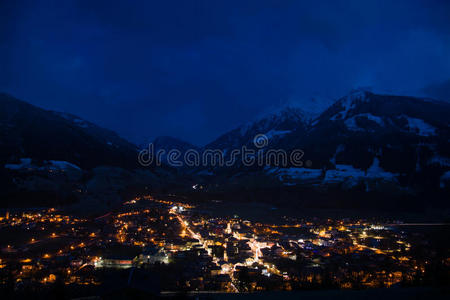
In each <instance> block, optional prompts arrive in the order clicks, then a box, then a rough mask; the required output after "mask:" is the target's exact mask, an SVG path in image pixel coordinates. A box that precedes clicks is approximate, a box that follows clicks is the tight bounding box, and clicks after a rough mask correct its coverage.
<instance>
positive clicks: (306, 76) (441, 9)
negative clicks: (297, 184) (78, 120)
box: [0, 0, 450, 145]
mask: <svg viewBox="0 0 450 300" xmlns="http://www.w3.org/2000/svg"><path fill="white" fill-rule="evenodd" d="M307 2H308V3H306V1H305V2H302V1H279V0H274V1H262V0H258V1H243V0H240V1H236V2H234V1H219V0H217V1H213V0H206V1H167V0H165V1H157V2H156V1H154V2H153V1H142V2H138V1H122V2H118V1H104V2H103V1H58V0H57V1H18V0H0V91H3V92H7V93H10V94H12V95H13V96H15V97H17V98H19V99H22V100H25V101H28V102H30V103H32V104H35V105H38V106H41V107H44V108H47V109H53V110H58V111H65V112H70V113H73V114H76V115H79V116H81V117H83V118H85V119H87V120H89V121H92V122H94V123H97V124H99V125H101V126H104V127H107V128H110V129H113V130H115V131H116V132H118V133H119V134H120V135H121V136H123V137H125V138H127V139H129V140H131V141H133V142H137V143H141V142H143V141H144V139H150V138H154V137H156V136H159V135H171V136H175V137H178V138H182V139H184V140H187V141H190V142H192V143H196V144H199V145H202V144H205V143H207V142H209V141H211V140H212V139H214V138H215V137H217V136H218V135H220V134H222V133H224V132H225V131H227V130H230V129H233V128H235V127H237V126H238V125H239V124H241V123H243V122H246V121H248V120H250V119H252V118H254V117H255V116H257V115H260V114H262V113H263V112H265V111H268V110H270V108H272V107H276V106H279V105H282V104H284V103H286V102H290V101H295V102H299V103H302V102H303V101H310V99H311V98H312V97H326V98H336V97H340V96H343V95H344V94H345V93H347V92H349V91H350V90H351V89H352V88H356V87H370V88H372V89H373V90H374V91H381V92H387V93H396V94H408V95H422V94H423V93H424V91H426V92H428V93H429V94H432V93H433V90H436V89H439V91H440V93H441V95H442V91H444V94H443V96H441V97H445V90H446V86H445V84H447V85H450V81H449V79H450V1H445V0H444V1H432V0H424V1H412V0H405V1H392V0H389V1H361V0H355V1H336V0H334V1H307ZM338 2H339V3H338ZM312 3H314V5H312ZM442 85H444V86H442ZM424 88H425V89H424ZM447 90H449V91H450V89H447ZM449 96H450V92H449ZM448 100H450V99H448Z"/></svg>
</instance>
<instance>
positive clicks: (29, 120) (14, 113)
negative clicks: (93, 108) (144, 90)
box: [0, 94, 138, 169]
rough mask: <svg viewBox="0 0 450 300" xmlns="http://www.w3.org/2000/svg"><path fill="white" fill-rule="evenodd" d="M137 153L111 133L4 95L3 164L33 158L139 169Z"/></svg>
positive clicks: (0, 113) (0, 125)
mask: <svg viewBox="0 0 450 300" xmlns="http://www.w3.org/2000/svg"><path fill="white" fill-rule="evenodd" d="M136 153H137V147H136V146H135V145H133V144H131V143H129V142H127V141H126V140H124V139H122V138H121V137H119V136H118V135H117V134H116V133H114V132H112V131H110V130H107V129H104V128H101V127H99V126H97V125H95V124H93V123H90V122H88V121H85V120H83V119H81V118H79V117H76V116H74V115H71V114H67V113H59V112H54V111H48V110H44V109H41V108H38V107H36V106H33V105H31V104H28V103H26V102H23V101H21V100H18V99H16V98H14V97H12V96H9V95H7V94H0V163H3V164H5V163H10V162H17V161H18V160H19V159H20V158H33V159H36V160H59V161H67V162H70V163H73V164H75V165H77V166H79V167H80V168H82V169H90V168H93V167H96V166H100V165H109V166H117V167H123V168H135V167H137V166H138V165H137V158H136V157H137V156H136Z"/></svg>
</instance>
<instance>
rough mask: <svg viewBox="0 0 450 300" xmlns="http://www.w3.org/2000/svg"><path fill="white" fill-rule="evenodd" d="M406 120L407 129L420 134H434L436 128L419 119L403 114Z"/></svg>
mask: <svg viewBox="0 0 450 300" xmlns="http://www.w3.org/2000/svg"><path fill="white" fill-rule="evenodd" d="M404 117H405V118H406V120H408V127H409V131H410V132H412V133H416V134H418V135H421V136H430V135H435V134H436V128H435V127H434V126H431V125H430V124H428V123H426V122H425V121H423V120H421V119H416V118H412V117H409V116H404Z"/></svg>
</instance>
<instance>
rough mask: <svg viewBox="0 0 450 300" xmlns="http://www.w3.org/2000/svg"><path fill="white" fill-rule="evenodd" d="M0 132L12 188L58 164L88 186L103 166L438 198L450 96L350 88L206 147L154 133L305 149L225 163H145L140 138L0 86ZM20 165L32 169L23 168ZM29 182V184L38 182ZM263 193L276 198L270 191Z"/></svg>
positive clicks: (171, 145) (181, 183) (448, 176)
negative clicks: (284, 158)
mask: <svg viewBox="0 0 450 300" xmlns="http://www.w3.org/2000/svg"><path fill="white" fill-rule="evenodd" d="M324 103H325V104H324ZM258 135H263V137H264V138H265V140H266V144H265V145H264V147H257V146H255V144H254V142H255V141H254V138H255V136H258ZM0 137H1V139H0V144H1V149H0V163H1V164H3V165H4V168H3V169H2V174H3V175H2V176H3V178H4V182H3V184H2V185H3V186H4V188H5V189H6V190H11V186H12V185H15V186H16V187H17V188H16V190H21V189H22V190H23V189H25V190H27V189H30V186H33V184H31V183H30V184H29V185H26V184H25V185H23V184H22V186H20V184H19V185H17V184H16V182H17V178H18V177H20V178H21V180H22V181H21V182H23V181H26V180H28V179H24V178H26V177H30V178H32V176H34V177H36V176H38V175H36V172H37V173H39V172H41V173H42V172H43V170H45V171H46V172H47V173H48V171H49V170H53V171H52V172H55V173H58V172H60V173H62V172H61V170H63V173H65V174H69V173H79V175H77V176H78V177H77V176H75V177H76V178H77V179H71V180H72V181H71V180H65V182H66V183H67V182H71V183H70V184H72V185H74V187H75V189H77V190H79V187H82V188H81V189H83V188H84V189H89V188H87V187H89V186H90V187H91V189H93V190H95V187H96V184H93V183H92V182H90V183H91V185H89V184H88V183H89V181H92V180H93V178H95V177H96V176H97V177H96V178H95V180H97V181H98V180H99V177H98V176H99V175H98V174H99V173H101V174H102V175H101V176H100V177H102V176H103V177H105V178H103V179H101V180H100V181H102V180H103V182H105V181H106V182H109V183H108V184H106V185H105V186H106V187H105V189H107V186H109V187H111V186H112V185H123V186H135V187H137V186H139V188H140V189H142V188H143V187H144V186H145V187H148V186H158V187H163V186H165V187H166V188H167V187H169V186H177V188H181V189H186V190H188V189H190V188H191V187H192V186H193V184H200V185H201V186H202V187H204V189H203V191H202V192H203V193H205V192H210V193H215V194H218V193H228V192H230V191H232V192H233V193H234V191H242V189H244V190H258V189H266V190H267V189H271V190H277V191H280V189H281V190H283V193H284V192H285V191H292V190H294V191H295V196H293V197H294V198H296V199H298V198H302V199H304V198H305V197H307V195H310V196H311V197H316V196H317V195H322V196H324V197H328V198H333V197H332V196H333V195H341V194H342V193H344V194H345V195H349V194H351V195H353V194H354V193H356V194H357V195H358V197H359V196H360V195H365V196H367V195H369V194H376V195H380V194H381V195H383V194H388V195H391V196H392V195H395V196H396V197H397V196H398V197H406V198H409V197H416V198H417V197H424V195H428V196H427V197H431V198H439V199H441V200H439V201H441V202H440V203H442V199H445V197H447V196H448V195H449V181H450V143H449V140H450V104H449V103H447V102H442V101H436V100H432V99H427V98H415V97H407V96H394V95H380V94H375V93H372V92H369V91H364V90H355V91H353V92H351V93H350V94H349V95H346V96H345V97H342V98H340V99H338V100H337V101H335V102H333V103H331V104H330V105H328V103H327V102H323V103H321V105H316V107H315V108H314V109H311V106H306V107H302V106H298V105H297V106H294V105H288V106H284V107H280V108H279V109H277V110H276V111H274V112H271V113H269V114H268V115H265V116H262V117H259V118H257V119H255V120H254V121H252V122H248V123H246V124H243V125H242V126H239V127H238V128H236V129H233V130H231V131H229V132H227V133H225V134H223V135H221V136H219V137H218V138H217V139H216V140H214V141H212V142H211V143H209V144H207V145H206V146H204V147H196V146H194V145H191V144H189V143H187V142H184V141H181V140H178V139H176V138H172V137H159V138H157V139H156V140H155V141H153V145H154V147H155V150H156V151H157V150H160V149H163V150H165V151H166V152H168V151H169V150H170V149H177V150H179V151H180V152H181V153H182V156H183V155H184V153H186V151H187V150H188V149H193V150H196V151H198V152H200V153H204V152H205V151H206V150H207V149H216V150H220V151H222V153H223V156H224V158H225V159H226V158H228V157H229V155H230V153H231V152H232V150H233V149H240V148H241V147H242V146H246V147H248V148H249V149H254V150H257V151H259V153H260V155H262V156H264V155H265V153H267V151H268V150H270V149H283V150H285V151H287V152H290V151H293V150H296V149H297V150H301V151H302V153H303V157H302V162H303V165H298V164H296V165H293V164H289V163H288V164H285V165H276V164H265V165H254V166H251V167H248V166H244V165H243V164H242V163H241V162H240V161H239V160H237V161H236V162H235V163H234V164H233V165H231V166H227V167H225V166H211V165H207V166H197V167H184V168H178V169H176V168H171V167H168V166H165V165H164V164H163V166H153V167H152V168H150V169H149V168H143V167H142V166H140V165H139V164H138V162H137V153H138V149H140V148H143V146H141V147H137V146H135V145H133V144H132V143H129V142H128V141H126V140H125V139H122V138H121V137H119V136H118V135H117V134H115V133H114V132H112V131H110V130H107V129H103V128H101V127H98V126H96V125H94V124H92V123H90V122H87V121H85V120H83V119H81V118H78V117H76V116H73V115H70V114H66V113H57V112H53V111H47V110H43V109H40V108H37V107H35V106H32V105H30V104H28V103H26V102H23V101H20V100H17V99H15V98H13V97H11V96H9V95H6V94H0ZM163 162H166V161H165V158H164V157H163ZM105 168H107V169H105ZM111 169H114V170H115V171H114V172H111V171H110V170H111ZM25 170H28V171H29V172H32V173H30V174H32V175H29V174H28V175H24V174H25V173H26V172H25ZM99 170H102V171H99ZM107 170H109V171H107ZM28 171H27V172H28ZM33 172H34V173H33ZM96 172H97V173H96ZM95 174H96V175H95ZM113 174H114V175H113ZM47 175H48V174H47ZM47 175H46V176H47ZM39 176H41V177H42V175H39ZM39 176H38V177H39ZM108 176H109V177H108ZM47 177H48V176H47ZM47 177H46V180H47V184H48V182H50V183H51V182H52V179H49V178H47ZM111 177H114V178H115V179H114V180H112V179H111ZM81 178H82V179H81ZM11 179H14V180H13V182H15V183H14V184H11ZM41 179H42V178H41ZM63 181H64V180H63ZM115 181H120V182H121V183H120V184H117V182H115ZM74 182H75V183H74ZM174 183H176V184H174ZM35 185H36V184H35ZM35 185H34V188H35V190H39V187H36V186H35ZM50 185H51V184H50ZM97 185H101V184H99V183H97ZM18 186H19V187H18ZM24 186H25V188H24ZM44 186H45V184H44ZM74 187H72V189H73V188H74ZM14 193H16V194H17V191H16V192H13V193H12V194H14ZM99 193H101V189H100V191H99ZM196 193H197V191H196ZM330 193H331V194H330ZM6 195H11V193H9V194H8V193H6ZM266 195H267V197H268V198H270V197H271V198H279V196H276V197H272V196H273V194H271V193H266ZM15 197H16V198H17V197H18V196H17V195H16V196H15ZM253 198H254V197H253ZM288 198H292V195H290V196H288ZM272 200H273V199H272ZM74 201H76V200H74ZM331 201H332V200H331ZM300 202H301V201H300Z"/></svg>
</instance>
